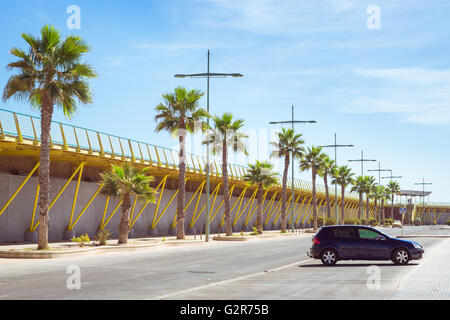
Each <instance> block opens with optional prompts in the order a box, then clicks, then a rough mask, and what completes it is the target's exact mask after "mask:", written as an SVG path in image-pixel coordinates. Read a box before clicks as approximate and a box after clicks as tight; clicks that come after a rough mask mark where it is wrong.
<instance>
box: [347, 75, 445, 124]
mask: <svg viewBox="0 0 450 320" xmlns="http://www.w3.org/2000/svg"><path fill="white" fill-rule="evenodd" d="M354 74H356V75H357V79H356V80H357V82H358V87H360V88H363V89H360V90H359V91H358V93H357V95H356V97H355V98H350V100H349V101H348V103H347V104H346V105H345V107H342V108H341V109H342V111H344V112H348V113H393V114H398V115H400V116H401V118H402V121H405V122H413V123H423V124H450V70H430V69H357V70H354Z"/></svg>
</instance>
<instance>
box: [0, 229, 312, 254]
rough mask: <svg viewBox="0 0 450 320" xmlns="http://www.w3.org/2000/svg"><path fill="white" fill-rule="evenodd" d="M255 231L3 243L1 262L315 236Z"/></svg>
mask: <svg viewBox="0 0 450 320" xmlns="http://www.w3.org/2000/svg"><path fill="white" fill-rule="evenodd" d="M250 233H251V232H245V233H244V234H243V235H241V234H240V233H234V234H233V236H232V237H225V236H224V234H220V238H219V239H220V240H219V241H216V240H214V238H215V237H216V238H218V237H219V234H210V241H209V242H206V241H205V236H204V235H202V236H198V235H197V236H194V235H187V236H186V238H185V239H184V240H177V239H176V236H167V237H151V238H149V237H146V238H130V239H129V240H128V243H127V244H125V245H118V244H117V239H111V240H108V241H107V245H106V246H98V245H96V243H97V242H96V241H91V242H89V243H87V244H85V245H84V247H79V246H78V244H77V243H74V242H67V241H66V242H52V243H49V247H50V249H48V250H42V251H37V250H36V246H37V245H36V244H35V243H14V244H0V259H2V258H6V259H52V258H64V257H69V256H74V255H80V254H89V253H99V252H108V251H109V252H112V251H113V252H117V251H135V250H142V249H147V248H152V247H161V246H163V247H165V246H180V245H181V246H190V245H214V243H218V242H222V241H223V240H225V241H227V240H235V239H239V241H254V240H264V239H277V238H285V237H303V236H311V234H309V233H297V232H296V233H294V234H292V233H284V234H282V233H280V231H279V230H268V231H264V233H263V234H262V235H250Z"/></svg>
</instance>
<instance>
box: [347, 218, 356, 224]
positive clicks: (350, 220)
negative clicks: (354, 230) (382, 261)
mask: <svg viewBox="0 0 450 320" xmlns="http://www.w3.org/2000/svg"><path fill="white" fill-rule="evenodd" d="M344 224H358V220H357V219H344Z"/></svg>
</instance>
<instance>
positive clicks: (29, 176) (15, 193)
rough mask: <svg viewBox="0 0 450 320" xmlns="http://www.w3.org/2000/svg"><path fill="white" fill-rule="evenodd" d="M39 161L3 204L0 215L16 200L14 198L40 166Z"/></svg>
mask: <svg viewBox="0 0 450 320" xmlns="http://www.w3.org/2000/svg"><path fill="white" fill-rule="evenodd" d="M39 164H40V163H39V162H38V163H37V164H36V165H35V166H34V168H33V170H31V172H30V173H29V174H28V176H27V177H26V178H25V180H23V182H22V183H21V184H20V186H19V187H18V188H17V190H16V191H15V192H14V194H13V195H12V196H11V198H9V200H8V201H7V202H6V204H5V205H4V206H3V208H2V209H1V210H0V216H1V215H2V214H3V212H5V210H6V209H7V208H8V206H9V205H10V204H11V202H12V201H13V200H14V198H15V197H16V196H17V194H18V193H19V192H20V190H22V188H23V186H24V185H25V184H26V183H27V181H28V180H29V179H30V178H31V176H32V175H33V173H34V172H35V171H36V170H37V168H39Z"/></svg>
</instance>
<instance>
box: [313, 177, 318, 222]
mask: <svg viewBox="0 0 450 320" xmlns="http://www.w3.org/2000/svg"><path fill="white" fill-rule="evenodd" d="M312 196H313V219H314V222H313V228H314V230H317V228H318V225H317V200H316V169H314V168H313V169H312Z"/></svg>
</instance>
